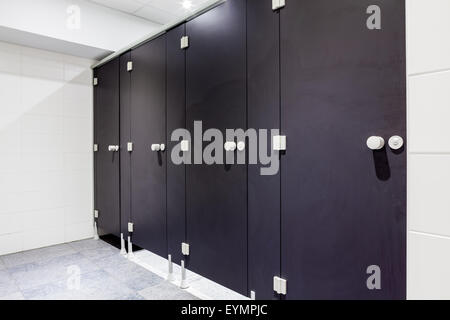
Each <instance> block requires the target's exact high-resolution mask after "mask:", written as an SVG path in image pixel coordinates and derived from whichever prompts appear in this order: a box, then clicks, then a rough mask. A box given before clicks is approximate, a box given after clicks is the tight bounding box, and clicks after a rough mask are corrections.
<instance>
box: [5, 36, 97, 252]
mask: <svg viewBox="0 0 450 320" xmlns="http://www.w3.org/2000/svg"><path fill="white" fill-rule="evenodd" d="M92 64H93V61H91V60H86V59H81V58H76V57H72V56H66V55H61V54H57V53H53V52H47V51H42V50H37V49H32V48H27V47H21V46H16V45H11V44H7V43H1V42H0V255H2V254H7V253H11V252H16V251H21V250H28V249H33V248H37V247H43V246H47V245H53V244H57V243H63V242H68V241H73V240H78V239H84V238H88V237H92V223H93V222H92V211H93V208H92V188H93V187H92V170H93V165H92V151H91V149H92V135H93V129H92V110H93V99H92V92H93V91H92V86H91V82H92V71H91V69H90V66H91V65H92Z"/></svg>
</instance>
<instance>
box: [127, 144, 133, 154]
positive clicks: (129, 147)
mask: <svg viewBox="0 0 450 320" xmlns="http://www.w3.org/2000/svg"><path fill="white" fill-rule="evenodd" d="M127 151H128V152H132V151H133V142H128V143H127Z"/></svg>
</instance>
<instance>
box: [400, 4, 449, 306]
mask: <svg viewBox="0 0 450 320" xmlns="http://www.w3.org/2000/svg"><path fill="white" fill-rule="evenodd" d="M449 12H450V1H448V0H427V1H424V0H407V44H408V49H407V61H408V140H409V154H408V298H409V299H433V298H439V299H441V298H445V299H450V40H449V39H450V38H449V36H450V19H448V17H447V16H448V13H449Z"/></svg>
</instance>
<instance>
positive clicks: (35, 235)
mask: <svg viewBox="0 0 450 320" xmlns="http://www.w3.org/2000/svg"><path fill="white" fill-rule="evenodd" d="M63 242H64V228H63V227H61V226H58V228H43V229H33V230H27V231H26V232H25V233H24V234H23V247H24V250H31V249H36V248H43V247H48V246H52V245H55V244H60V243H63Z"/></svg>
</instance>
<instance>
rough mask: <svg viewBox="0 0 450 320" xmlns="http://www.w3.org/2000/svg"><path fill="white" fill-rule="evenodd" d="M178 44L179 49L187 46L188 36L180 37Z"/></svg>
mask: <svg viewBox="0 0 450 320" xmlns="http://www.w3.org/2000/svg"><path fill="white" fill-rule="evenodd" d="M180 44H181V49H187V48H189V37H188V36H184V37H182V38H181V41H180Z"/></svg>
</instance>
